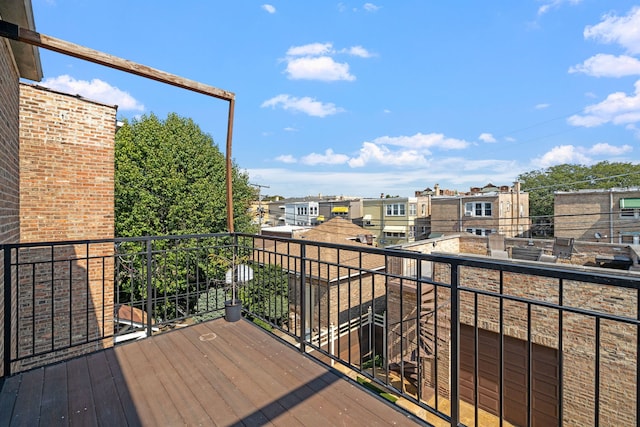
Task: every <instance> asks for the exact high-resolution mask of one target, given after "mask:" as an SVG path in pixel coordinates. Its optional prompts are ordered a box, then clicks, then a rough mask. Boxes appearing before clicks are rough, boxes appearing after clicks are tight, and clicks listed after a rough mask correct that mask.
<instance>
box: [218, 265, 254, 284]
mask: <svg viewBox="0 0 640 427" xmlns="http://www.w3.org/2000/svg"><path fill="white" fill-rule="evenodd" d="M224 279H225V280H224V281H225V282H226V283H227V284H228V285H230V284H232V283H233V269H229V270H227V272H226V274H225V277H224ZM251 279H253V269H252V268H251V267H249V266H248V265H246V264H240V265H238V266H237V267H236V283H244V282H248V281H249V280H251Z"/></svg>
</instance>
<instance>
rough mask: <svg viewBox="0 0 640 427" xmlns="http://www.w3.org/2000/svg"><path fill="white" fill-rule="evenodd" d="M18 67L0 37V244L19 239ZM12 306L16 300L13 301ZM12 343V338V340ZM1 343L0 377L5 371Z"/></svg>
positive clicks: (0, 294)
mask: <svg viewBox="0 0 640 427" xmlns="http://www.w3.org/2000/svg"><path fill="white" fill-rule="evenodd" d="M18 80H19V77H18V70H17V69H16V65H15V62H14V61H13V56H12V53H11V49H10V48H9V43H8V41H7V39H5V38H0V100H1V101H0V244H3V243H17V242H18V241H19V239H20V216H19V211H20V196H19V187H20V175H19V172H18V166H19V165H18V162H19V160H18V159H19V136H18V127H19V115H18V111H19V90H18ZM3 259H4V252H3V251H2V250H0V302H3V303H2V304H0V337H2V336H4V263H3V262H2V260H3ZM14 306H15V303H14ZM14 343H15V341H14ZM4 351H5V349H4V340H2V342H0V376H1V375H2V373H3V372H4V365H3V362H4Z"/></svg>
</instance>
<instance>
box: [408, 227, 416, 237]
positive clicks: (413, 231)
mask: <svg viewBox="0 0 640 427" xmlns="http://www.w3.org/2000/svg"><path fill="white" fill-rule="evenodd" d="M409 237H416V226H415V225H410V226H409Z"/></svg>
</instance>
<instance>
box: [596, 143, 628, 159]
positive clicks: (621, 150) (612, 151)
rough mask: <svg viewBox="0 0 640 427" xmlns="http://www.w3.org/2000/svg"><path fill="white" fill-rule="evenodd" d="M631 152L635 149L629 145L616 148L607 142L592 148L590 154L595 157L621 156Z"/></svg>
mask: <svg viewBox="0 0 640 427" xmlns="http://www.w3.org/2000/svg"><path fill="white" fill-rule="evenodd" d="M631 151H633V147H632V146H630V145H627V144H625V145H623V146H620V147H616V146H614V145H611V144H608V143H606V142H601V143H598V144H595V145H594V146H593V147H591V148H590V149H589V150H588V153H589V154H592V155H594V156H621V155H623V154H626V153H629V152H631Z"/></svg>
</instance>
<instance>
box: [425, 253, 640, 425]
mask: <svg viewBox="0 0 640 427" xmlns="http://www.w3.org/2000/svg"><path fill="white" fill-rule="evenodd" d="M434 273H435V278H436V280H440V281H442V282H444V283H447V282H448V281H449V278H450V269H449V267H448V266H447V265H444V264H436V265H435V266H434ZM459 274H460V276H459V277H460V283H461V285H463V286H465V287H471V288H474V289H480V290H484V291H491V292H499V286H500V273H499V272H497V271H491V270H483V269H478V268H470V267H461V269H460V272H459ZM502 283H503V293H504V294H505V295H509V296H514V297H521V298H527V299H533V300H536V301H546V302H549V303H554V304H558V303H559V301H560V292H559V289H560V281H559V280H558V279H550V278H544V277H537V276H530V275H522V274H515V273H508V272H505V273H503V282H502ZM562 286H563V292H562V303H563V304H564V305H565V306H568V307H573V308H576V309H581V310H593V311H597V312H599V313H606V314H610V315H614V316H623V317H627V318H635V316H636V315H637V313H636V310H637V304H638V301H637V292H636V291H633V290H627V289H623V288H619V287H615V286H603V285H591V284H587V283H578V282H572V281H564V283H563V285H562ZM449 298H450V292H449V291H448V289H446V288H442V289H441V290H440V291H439V293H438V299H439V303H440V304H445V303H446V301H447V300H448V299H449ZM475 304H476V301H475V298H474V295H473V294H471V293H464V292H463V293H461V295H460V313H461V323H463V324H467V325H474V322H476V321H477V324H478V327H479V328H482V329H485V330H489V331H492V332H496V333H499V332H500V326H499V325H500V317H499V316H500V301H499V299H498V298H496V297H491V296H485V295H481V296H479V297H478V300H477V307H478V308H477V311H476V310H475V308H474V307H475ZM528 310H529V307H527V305H526V304H524V303H520V302H513V301H504V303H503V309H502V315H503V318H502V322H503V327H502V332H503V333H504V334H505V335H507V336H511V337H514V338H518V339H521V340H527V337H528V332H527V331H528V326H529V323H528V321H529V320H530V327H531V341H532V342H533V343H536V344H540V345H544V346H546V347H550V348H555V349H558V347H559V332H558V331H559V328H560V326H559V325H560V318H561V317H562V330H563V335H562V340H563V346H562V358H563V371H562V380H561V384H562V387H563V393H564V394H563V396H564V405H565V406H564V409H563V416H564V422H565V423H566V424H567V425H590V424H591V423H592V421H593V419H594V412H595V403H594V402H595V393H596V388H597V389H598V391H599V393H600V420H601V421H604V420H607V422H606V423H605V424H607V425H613V424H617V425H621V424H620V423H622V424H624V425H635V422H636V419H635V405H636V404H637V403H636V399H635V395H636V374H635V371H636V367H637V362H638V349H637V339H638V338H637V328H636V327H633V326H629V325H625V324H622V323H620V322H614V321H609V320H601V321H600V325H599V334H600V346H599V349H597V348H596V341H595V337H596V328H597V327H598V326H597V321H596V320H595V318H594V317H593V316H590V315H587V314H576V313H568V312H565V313H564V314H562V315H560V313H559V311H558V310H555V309H552V308H543V307H539V306H533V305H532V306H531V307H530V313H531V316H530V317H529V315H528V313H529V311H528ZM449 321H450V318H449V312H448V310H444V311H443V312H442V313H441V314H440V316H439V319H438V336H439V337H442V338H444V339H447V338H446V337H448V336H449ZM597 352H599V354H598V357H600V363H599V369H600V383H599V384H597V385H596V384H595V383H594V381H595V375H594V372H595V369H596V367H595V360H596V354H597ZM448 360H449V347H448V345H439V354H438V362H439V364H438V376H439V378H440V379H441V380H440V381H439V382H438V383H439V384H441V390H440V392H441V393H442V394H444V395H447V394H448V392H449V390H448V387H449V386H448V383H447V381H443V380H442V379H445V378H448V375H449V366H448ZM429 369H430V367H425V372H429Z"/></svg>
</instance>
